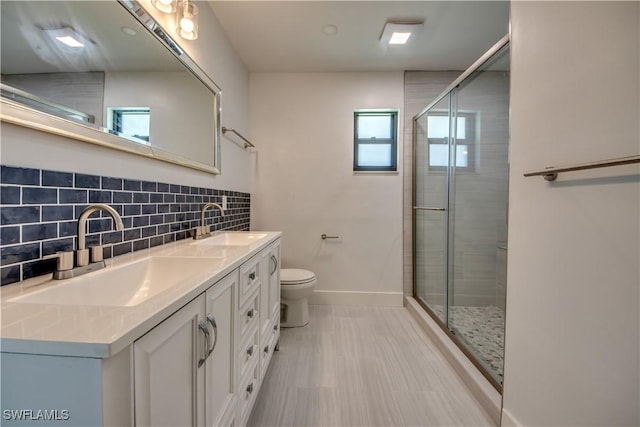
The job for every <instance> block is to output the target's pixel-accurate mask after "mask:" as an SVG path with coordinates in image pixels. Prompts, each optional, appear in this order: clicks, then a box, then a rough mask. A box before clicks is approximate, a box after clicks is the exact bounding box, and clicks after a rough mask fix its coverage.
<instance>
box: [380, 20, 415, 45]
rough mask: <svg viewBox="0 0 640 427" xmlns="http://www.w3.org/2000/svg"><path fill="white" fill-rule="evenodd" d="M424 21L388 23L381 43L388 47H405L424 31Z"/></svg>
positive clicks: (381, 37) (383, 31) (381, 36)
mask: <svg viewBox="0 0 640 427" xmlns="http://www.w3.org/2000/svg"><path fill="white" fill-rule="evenodd" d="M422 26H423V21H412V22H387V23H386V24H385V25H384V29H383V30H382V34H381V35H380V43H381V44H382V45H383V46H387V45H404V44H407V43H408V42H409V40H411V38H415V36H416V35H417V34H418V33H419V32H420V30H422Z"/></svg>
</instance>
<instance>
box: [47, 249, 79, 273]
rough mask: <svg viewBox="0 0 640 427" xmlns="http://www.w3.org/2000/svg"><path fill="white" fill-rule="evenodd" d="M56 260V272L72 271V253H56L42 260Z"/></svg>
mask: <svg viewBox="0 0 640 427" xmlns="http://www.w3.org/2000/svg"><path fill="white" fill-rule="evenodd" d="M53 258H57V262H56V270H58V271H62V270H72V269H73V251H67V252H56V253H55V254H51V255H45V256H43V257H42V259H53Z"/></svg>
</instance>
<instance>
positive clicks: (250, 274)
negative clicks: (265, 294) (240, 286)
mask: <svg viewBox="0 0 640 427" xmlns="http://www.w3.org/2000/svg"><path fill="white" fill-rule="evenodd" d="M255 278H256V273H255V272H251V273H249V280H255Z"/></svg>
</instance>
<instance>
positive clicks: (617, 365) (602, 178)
mask: <svg viewBox="0 0 640 427" xmlns="http://www.w3.org/2000/svg"><path fill="white" fill-rule="evenodd" d="M639 6H640V3H638V2H620V3H614V2H602V3H596V2H513V3H512V7H511V28H512V35H513V39H512V40H513V41H512V43H513V44H512V67H511V78H512V83H511V84H512V86H511V117H512V123H511V129H512V140H511V175H510V186H511V187H510V195H511V198H510V211H509V265H508V268H509V271H508V286H507V322H506V324H507V327H506V360H505V383H504V410H503V425H511V424H515V423H519V424H521V425H529V426H542V425H544V426H550V425H562V426H566V425H580V426H587V425H600V426H615V425H633V426H637V425H640V414H639V410H640V409H639V408H640V404H639V402H640V392H639V388H640V373H639V363H640V359H639V345H640V343H639V338H640V319H639V287H640V271H639V260H640V248H639V247H640V183H639V182H640V179H639V173H640V168H639V167H638V166H623V167H618V168H607V169H599V170H591V171H583V172H576V173H572V174H565V175H560V177H559V178H558V181H557V182H555V183H547V182H546V181H543V180H542V179H541V178H539V177H536V178H524V177H523V176H522V174H523V173H524V172H525V171H529V170H535V169H541V168H544V167H546V166H550V165H565V164H576V163H583V162H589V161H595V160H600V159H608V158H615V157H622V156H629V155H634V154H635V155H637V154H638V153H639V151H640V143H639V137H640V135H639V122H638V117H640V107H639V99H640V87H639V78H638V76H639V71H640V70H639V60H640V41H639V40H640V34H639V30H638V28H639V22H640V10H639Z"/></svg>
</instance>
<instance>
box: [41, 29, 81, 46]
mask: <svg viewBox="0 0 640 427" xmlns="http://www.w3.org/2000/svg"><path fill="white" fill-rule="evenodd" d="M43 31H44V32H45V34H47V35H48V36H49V37H51V39H53V40H56V41H58V42H60V43H63V44H64V45H66V46H68V47H72V48H79V47H84V45H85V40H86V39H85V38H84V37H82V36H81V35H80V34H78V33H77V32H76V31H75V30H74V29H73V28H71V27H63V28H45V29H43Z"/></svg>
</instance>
